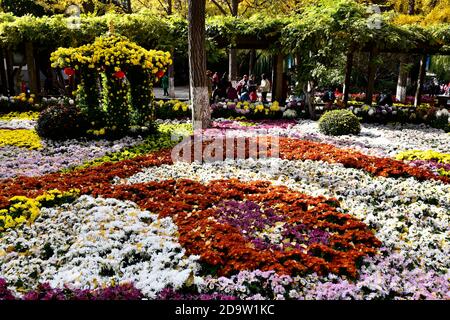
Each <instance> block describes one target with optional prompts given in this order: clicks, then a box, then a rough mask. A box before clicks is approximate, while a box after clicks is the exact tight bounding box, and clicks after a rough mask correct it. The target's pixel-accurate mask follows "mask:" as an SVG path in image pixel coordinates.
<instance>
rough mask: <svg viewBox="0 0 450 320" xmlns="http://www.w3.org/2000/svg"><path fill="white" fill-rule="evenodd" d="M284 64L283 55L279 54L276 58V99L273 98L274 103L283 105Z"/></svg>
mask: <svg viewBox="0 0 450 320" xmlns="http://www.w3.org/2000/svg"><path fill="white" fill-rule="evenodd" d="M283 63H284V57H283V55H282V54H281V53H278V54H277V56H276V74H275V76H276V80H275V85H274V87H275V97H272V101H275V100H277V101H278V102H279V103H283V104H284V101H283V81H284V79H283V71H284V68H283Z"/></svg>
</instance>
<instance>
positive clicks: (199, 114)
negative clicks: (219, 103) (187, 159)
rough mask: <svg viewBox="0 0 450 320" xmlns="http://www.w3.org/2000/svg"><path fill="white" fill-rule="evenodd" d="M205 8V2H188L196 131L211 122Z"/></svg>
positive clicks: (191, 83)
mask: <svg viewBox="0 0 450 320" xmlns="http://www.w3.org/2000/svg"><path fill="white" fill-rule="evenodd" d="M205 6H206V1H205V0H189V2H188V22H189V26H188V44H189V48H188V50H189V83H190V92H191V104H192V118H193V119H192V120H193V126H194V130H195V129H206V128H208V127H209V125H210V121H211V111H210V108H209V94H208V79H207V77H206V50H205V15H206V13H205Z"/></svg>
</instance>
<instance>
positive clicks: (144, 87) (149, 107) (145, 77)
mask: <svg viewBox="0 0 450 320" xmlns="http://www.w3.org/2000/svg"><path fill="white" fill-rule="evenodd" d="M151 76H152V75H151V72H149V71H142V69H141V68H137V67H132V68H129V69H128V70H127V79H128V81H129V82H130V102H131V107H132V110H133V115H132V119H133V124H135V125H138V126H150V124H151V122H152V120H153V117H154V115H153V113H154V108H153V97H154V95H153V83H152V80H151V79H152V77H151Z"/></svg>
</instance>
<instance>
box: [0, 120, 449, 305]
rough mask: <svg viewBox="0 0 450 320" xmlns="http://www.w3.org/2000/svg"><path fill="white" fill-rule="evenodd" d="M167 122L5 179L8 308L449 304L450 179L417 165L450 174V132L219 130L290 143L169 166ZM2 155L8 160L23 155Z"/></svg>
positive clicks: (258, 124) (304, 124)
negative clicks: (14, 303) (81, 302)
mask: <svg viewBox="0 0 450 320" xmlns="http://www.w3.org/2000/svg"><path fill="white" fill-rule="evenodd" d="M158 122H159V123H160V132H161V133H160V135H158V136H156V137H152V138H151V139H149V138H146V139H141V140H139V141H134V142H132V143H131V142H130V144H128V145H127V146H124V147H120V148H119V147H117V149H116V150H114V151H113V152H108V153H103V154H99V155H98V156H96V155H92V157H90V158H88V159H87V161H86V158H83V159H84V160H80V161H79V162H78V163H77V165H76V166H72V167H70V170H64V172H61V171H58V170H61V169H64V168H66V169H67V168H68V166H61V167H60V168H59V169H57V168H55V170H52V171H58V172H50V173H43V172H40V173H37V174H36V176H34V177H24V176H21V177H15V178H8V179H0V210H1V213H2V214H3V216H4V217H7V216H8V217H10V218H8V219H13V220H14V219H18V220H17V221H15V220H14V221H15V222H17V223H15V224H14V225H11V226H10V225H8V228H4V230H2V231H0V240H1V241H0V299H13V298H15V299H50V298H52V299H140V298H151V299H236V298H237V299H449V298H450V296H449V292H448V277H449V270H448V257H449V253H450V252H449V247H448V240H449V239H448V232H447V228H448V225H449V216H448V212H449V211H450V187H449V184H448V182H449V181H450V180H448V179H449V178H447V177H445V175H441V176H439V174H438V172H437V171H436V170H433V169H431V167H426V166H417V165H416V164H415V163H414V162H417V161H424V162H428V163H431V162H433V161H434V162H435V163H437V164H440V165H443V166H444V165H446V164H447V163H446V156H447V155H446V153H445V151H446V150H449V149H448V148H449V146H450V136H449V135H448V134H445V133H444V132H443V131H440V130H436V129H431V128H428V127H425V126H413V125H408V126H402V127H399V126H397V127H392V126H374V125H364V126H363V128H362V132H361V135H359V136H340V137H327V136H324V135H322V134H320V133H319V132H318V131H317V128H315V127H313V126H314V125H316V124H315V123H313V122H311V121H300V122H297V121H292V120H277V121H273V120H266V121H252V120H246V121H243V120H238V121H230V120H221V119H219V120H217V121H216V122H215V123H213V126H214V128H212V129H208V130H207V131H206V132H204V133H205V134H206V137H208V139H212V138H214V137H223V136H224V135H225V134H227V135H228V134H230V135H231V136H235V137H246V144H247V147H248V146H249V142H250V141H251V140H252V139H253V138H254V137H256V136H260V137H261V138H260V140H259V141H260V142H261V143H263V141H266V143H267V140H265V139H263V137H266V136H272V137H274V136H276V135H280V136H281V138H280V139H279V146H280V148H279V155H280V157H271V156H272V149H269V157H262V158H260V159H255V155H256V154H252V153H251V152H250V150H249V149H248V148H247V150H246V152H245V154H244V155H241V157H240V158H239V159H228V160H226V161H225V162H211V161H207V162H195V161H181V162H173V161H172V159H171V147H172V146H173V145H174V144H176V143H177V141H176V139H175V140H172V139H171V138H170V135H171V133H173V131H174V129H175V128H179V129H181V132H179V134H181V135H186V134H190V133H191V132H192V131H191V128H190V125H188V124H187V123H185V122H181V121H177V122H175V123H172V122H170V121H158ZM196 134H197V133H196ZM418 136H420V137H421V139H417V137H418ZM412 137H416V139H412ZM269 140H271V139H269ZM189 141H191V140H190V139H186V140H185V142H189ZM48 143H49V142H48V141H43V145H44V149H45V148H48V146H47V144H48ZM91 143H92V144H94V145H97V146H102V145H103V144H105V143H110V146H111V145H116V144H117V141H115V142H106V141H105V140H102V139H100V140H98V141H94V142H91ZM210 143H211V140H208V141H204V143H202V148H204V150H207V148H209V145H210ZM81 144H83V142H81V141H77V140H71V141H70V142H68V144H67V145H66V147H67V148H69V147H70V148H77V146H79V145H81ZM430 149H432V150H433V151H432V152H431V151H428V152H426V150H430ZM6 150H9V151H8V152H9V157H10V158H5V159H4V160H3V159H1V158H0V162H1V163H2V164H4V163H8V162H10V161H11V159H12V157H13V155H17V154H19V150H20V152H21V153H23V152H25V151H26V149H24V148H20V149H19V148H17V147H8V146H5V147H1V148H0V151H1V152H6ZM73 150H75V149H73ZM409 150H420V151H409ZM260 151H261V149H260ZM402 151H406V152H403V153H400V152H402ZM29 152H39V150H31V151H29ZM69 153H70V152H69ZM399 153H400V154H399ZM59 154H60V151H57V150H56V151H55V155H59ZM260 155H262V154H260ZM397 155H398V157H397V159H395V157H396V156H397ZM191 160H192V159H191ZM32 162H33V161H32V160H30V163H32ZM5 172H7V173H8V174H9V172H10V171H9V170H5ZM10 176H11V177H13V176H14V175H10ZM54 189H57V190H58V193H56V194H55V192H56V191H52V190H54ZM74 189H77V190H76V192H77V193H76V195H75V196H72V194H71V193H70V192H72V191H73V190H74ZM67 192H69V193H67ZM52 194H53V196H52ZM64 194H68V195H70V196H69V198H68V199H67V200H66V199H65V198H64V197H62V195H64ZM78 194H79V196H78ZM55 195H56V196H55ZM58 195H61V197H60V198H58ZM16 196H18V197H19V198H17V197H16ZM14 197H16V198H14ZM52 197H53V198H52ZM50 198H52V199H53V200H52V199H50ZM55 199H56V200H57V201H56V200H55ZM58 199H59V200H58ZM1 217H2V215H0V220H2V219H1ZM24 219H25V220H24ZM4 220H5V221H6V218H5V219H4ZM8 221H9V220H8ZM3 226H4V225H3ZM1 279H4V280H1Z"/></svg>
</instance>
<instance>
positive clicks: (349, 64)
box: [343, 51, 353, 107]
mask: <svg viewBox="0 0 450 320" xmlns="http://www.w3.org/2000/svg"><path fill="white" fill-rule="evenodd" d="M352 68H353V51H349V52H348V53H347V62H346V64H345V81H344V92H343V96H344V106H345V107H347V103H348V95H349V93H350V81H351V78H352Z"/></svg>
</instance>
